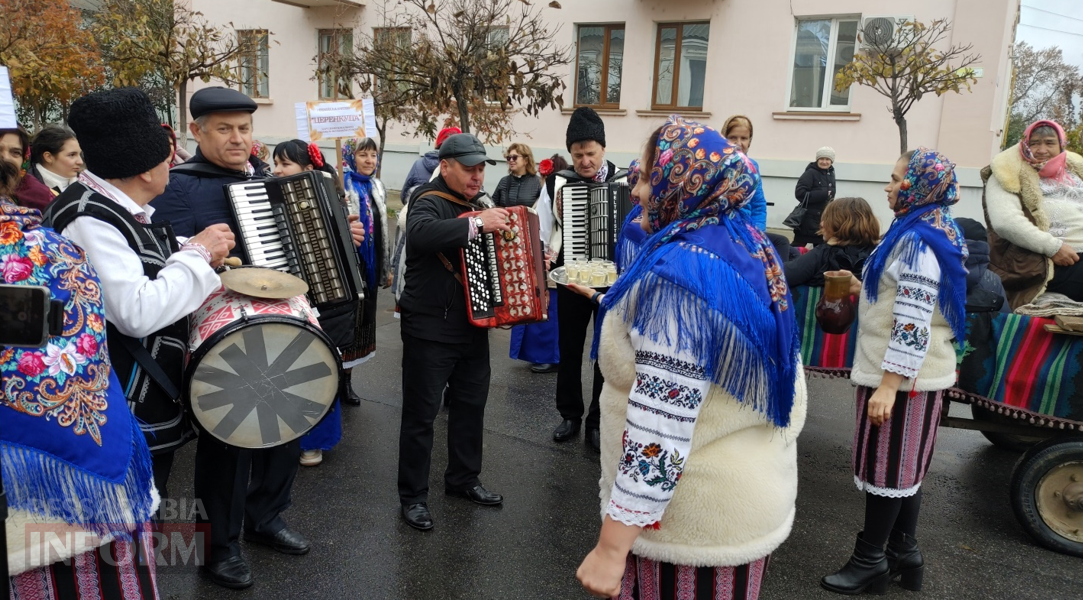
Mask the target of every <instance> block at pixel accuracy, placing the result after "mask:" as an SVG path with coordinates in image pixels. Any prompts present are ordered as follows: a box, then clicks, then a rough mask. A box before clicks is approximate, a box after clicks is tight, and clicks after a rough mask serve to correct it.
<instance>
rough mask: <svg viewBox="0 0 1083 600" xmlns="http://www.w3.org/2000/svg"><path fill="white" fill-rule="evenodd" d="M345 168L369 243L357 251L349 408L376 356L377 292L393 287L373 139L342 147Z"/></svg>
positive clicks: (350, 199) (350, 201) (347, 361)
mask: <svg viewBox="0 0 1083 600" xmlns="http://www.w3.org/2000/svg"><path fill="white" fill-rule="evenodd" d="M342 164H343V170H344V171H345V174H346V203H347V205H348V206H349V210H350V213H351V214H356V215H358V217H360V220H361V224H362V225H363V226H364V228H365V239H364V241H362V242H361V245H360V246H359V247H358V248H357V252H358V255H359V256H360V259H361V279H362V281H363V282H364V284H365V301H364V302H363V303H362V305H361V310H359V311H358V314H357V325H356V327H355V329H354V341H353V345H352V347H350V348H347V349H346V350H345V351H344V352H343V357H342V360H343V368H345V369H346V381H347V386H348V387H347V395H346V397H344V398H343V400H344V401H345V402H346V403H347V404H353V405H359V404H361V398H359V397H358V396H357V394H356V393H355V392H354V391H353V387H352V386H351V385H350V383H349V381H350V373H351V372H352V369H353V368H354V367H356V366H357V365H359V364H361V363H363V362H365V361H367V360H368V359H370V358H372V355H373V353H375V352H376V291H377V289H378V288H380V287H385V288H386V287H388V286H389V285H391V282H390V273H391V261H390V256H391V236H390V235H388V231H387V203H386V199H387V191H386V189H385V188H384V184H383V182H381V181H380V180H379V179H377V178H376V169H377V167H378V166H379V159H378V147H377V145H376V141H375V140H373V139H372V138H360V139H352V140H348V141H347V142H346V143H345V144H343V145H342Z"/></svg>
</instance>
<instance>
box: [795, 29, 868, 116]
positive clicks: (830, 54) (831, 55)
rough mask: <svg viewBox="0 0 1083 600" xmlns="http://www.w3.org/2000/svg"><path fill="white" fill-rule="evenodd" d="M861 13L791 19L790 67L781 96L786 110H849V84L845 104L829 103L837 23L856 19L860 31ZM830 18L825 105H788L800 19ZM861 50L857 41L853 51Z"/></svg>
mask: <svg viewBox="0 0 1083 600" xmlns="http://www.w3.org/2000/svg"><path fill="white" fill-rule="evenodd" d="M861 18H862V17H861V15H852V14H851V15H834V16H829V15H817V16H813V15H809V16H803V17H795V18H794V20H793V33H792V34H791V36H790V54H789V61H790V68H789V69H787V71H786V72H787V77H786V96H785V98H783V106H785V107H786V112H823V113H837V112H850V110H851V107H852V106H853V104H854V86H853V85H851V86H850V94H849V95H848V96H847V97H846V105H845V106H842V105H838V104H836V105H831V90H832V88H833V87H834V85H833V84H834V80H835V77H834V66H835V52H836V51H837V50H838V45H839V37H838V36H839V23H840V22H841V21H857V31H858V33H860V32H861ZM827 19H831V44H830V45H829V46H828V48H827V64H828V65H829V66H830V67H831V69H832V71H831V76H829V77H825V78H824V90H823V98H825V99H826V101H827V106H826V107H824V106H822V105H821V106H819V107H811V106H808V107H805V106H790V94H791V93H792V92H793V69H794V63H795V62H796V59H797V32H798V30H799V29H800V27H801V21H826V20H827ZM860 50H861V43H860V42H857V43H856V46H855V48H854V51H855V52H859V51H860Z"/></svg>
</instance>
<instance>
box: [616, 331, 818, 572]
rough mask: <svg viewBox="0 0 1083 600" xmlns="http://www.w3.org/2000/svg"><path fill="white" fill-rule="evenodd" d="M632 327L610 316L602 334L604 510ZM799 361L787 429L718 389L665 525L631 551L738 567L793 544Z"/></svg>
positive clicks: (626, 389)
mask: <svg viewBox="0 0 1083 600" xmlns="http://www.w3.org/2000/svg"><path fill="white" fill-rule="evenodd" d="M627 328H628V325H627V324H626V323H625V322H624V320H623V319H621V318H620V316H619V314H617V313H610V315H609V317H608V318H606V319H605V321H603V324H602V332H601V339H600V340H599V351H598V355H599V364H600V366H601V369H602V373H603V374H604V375H605V386H604V387H603V388H602V395H601V399H600V403H601V417H602V418H601V439H602V452H601V461H602V465H601V466H602V477H601V493H600V496H601V510H602V515H603V516H604V515H605V511H606V507H607V506H608V505H609V495H610V491H611V490H612V488H613V482H614V480H615V478H616V472H617V465H618V463H619V462H620V457H621V454H622V453H623V447H622V438H623V434H624V427H625V421H626V416H625V415H626V411H627V407H628V396H629V394H630V393H631V391H632V385H633V383H634V382H635V351H634V350H633V348H632V344H631V341H630V339H629V335H628V329H627ZM797 367H798V374H797V382H796V386H795V388H796V389H795V391H796V397H795V398H794V406H793V412H792V413H791V416H790V425H789V427H787V428H786V429H781V430H780V429H778V428H776V427H774V426H773V425H771V424H770V423H769V422H768V421H767V420H766V419H765V418H764V416H763V415H762V414H761V413H759V412H756V411H755V410H752V409H751V408H748V407H745V406H742V405H741V404H739V403H738V402H737V400H736V399H735V398H734V397H733V396H731V395H729V394H727V393H726V392H725V390H723V389H721V388H719V387H718V386H712V387H711V390H710V392H709V394H708V395H707V398H706V399H705V400H704V402H703V404H702V407H701V408H700V413H699V417H698V418H697V419H696V426H695V433H694V435H693V437H692V451H691V453H690V454H689V456H688V458H687V461H686V463H685V468H684V473H683V474H682V475H681V480H680V483H679V484H678V485H677V488H676V490H674V493H673V499H672V500H671V501H670V503H669V506H668V507H667V508H666V511H665V514H664V515H663V516H662V520H661V522H660V528H659V529H657V530H650V529H647V530H644V531H643V533H642V534H640V536H639V538H638V539H637V540H636V542H635V545H634V546H633V547H632V552H633V553H634V554H636V555H637V556H642V557H645V558H650V559H652V560H656V561H665V562H669V563H673V564H678V565H691V566H700V567H718V566H737V565H743V564H746V563H749V562H752V561H754V560H757V559H759V558H763V557H764V556H767V555H768V554H770V553H771V552H773V551H774V550H775V549H776V548H778V547H779V546H780V545H781V544H782V542H784V541H785V540H786V538H787V537H788V536H789V535H790V529H791V527H792V526H793V518H794V514H795V501H796V499H797V443H796V442H797V435H798V434H799V433H800V432H801V429H802V427H804V424H805V416H806V410H807V407H806V389H805V376H804V371H803V370H801V365H800V363H798V365H797Z"/></svg>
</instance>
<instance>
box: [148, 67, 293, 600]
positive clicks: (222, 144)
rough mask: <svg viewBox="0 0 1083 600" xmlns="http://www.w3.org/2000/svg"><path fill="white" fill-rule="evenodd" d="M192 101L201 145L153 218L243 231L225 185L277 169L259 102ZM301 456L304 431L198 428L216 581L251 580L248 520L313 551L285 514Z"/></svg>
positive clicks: (267, 539) (236, 583)
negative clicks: (261, 444) (221, 432)
mask: <svg viewBox="0 0 1083 600" xmlns="http://www.w3.org/2000/svg"><path fill="white" fill-rule="evenodd" d="M189 108H190V112H191V114H192V118H193V119H195V122H194V123H191V124H190V125H189V128H190V131H191V133H192V135H193V136H194V137H195V139H196V141H197V142H198V143H199V149H198V150H197V151H196V153H195V156H193V157H192V159H191V160H189V161H187V162H185V163H182V164H180V165H177V166H176V167H174V169H173V170H172V171H171V172H170V175H171V177H170V181H169V186H168V187H167V188H166V190H165V193H164V194H162V195H161V196H159V197H158V198H157V199H155V200H154V207H155V209H156V210H155V213H154V222H155V223H159V222H169V223H170V224H171V225H172V226H173V230H174V231H175V232H176V234H177V235H181V236H184V235H192V234H194V233H195V232H196V231H197V230H198V229H200V228H203V227H208V226H210V225H214V224H218V223H225V224H227V225H229V226H230V229H231V230H232V231H234V232H237V231H238V226H237V222H236V219H235V218H234V216H233V213H232V211H231V209H230V205H229V201H228V199H227V198H226V195H225V190H224V189H223V187H222V186H223V185H225V184H227V183H234V182H238V181H246V180H250V179H253V178H257V179H258V178H263V177H266V176H268V175H269V174H270V168H269V167H268V166H267V164H266V163H264V162H263V161H261V160H260V159H258V158H256V157H254V156H252V154H251V148H252V113H253V112H255V110H256V103H255V102H253V101H252V99H251V98H249V97H248V96H245V95H244V94H242V93H241V92H238V91H236V90H230V89H226V88H221V87H212V88H204V89H201V90H199V91H198V92H196V93H195V94H193V95H192V100H191V103H190V105H189ZM235 252H236V250H235ZM300 456H301V442H300V439H297V440H294V441H292V442H289V443H287V444H283V445H279V446H275V447H271V448H266V449H262V450H242V449H240V448H237V447H235V446H230V445H228V444H225V443H223V442H221V441H219V440H217V439H215V437H214V436H212V435H201V436H199V441H198V442H197V446H196V459H195V463H196V464H195V496H196V499H197V500H200V501H202V503H203V509H204V511H205V512H204V513H200V516H199V517H198V521H199V522H209V523H210V526H211V533H210V538H211V543H210V553H209V556H207V557H206V564H205V565H204V567H203V569H204V572H205V573H206V574H208V575H209V576H210V578H211V580H212V581H214V582H215V583H217V584H218V585H221V586H223V587H228V588H234V589H240V588H246V587H248V586H250V585H252V582H253V580H252V573H251V571H250V570H249V568H248V564H247V563H246V562H245V560H244V557H243V556H241V548H240V545H239V543H238V540H239V538H240V534H241V525H242V522H243V524H244V530H245V540H246V541H249V542H255V543H258V544H263V545H267V546H270V547H272V548H274V549H275V550H277V551H279V552H282V553H285V554H305V553H306V552H308V551H309V547H310V546H309V542H308V540H306V539H305V538H304V537H303V536H301V535H300V534H298V533H296V532H294V531H292V530H290V529H289V528H287V527H286V522H285V521H284V520H283V519H282V516H281V514H282V512H283V511H285V510H286V508H288V507H289V505H290V489H291V488H292V487H293V479H294V477H295V476H296V474H297V468H298V466H299V462H298V461H299V459H300ZM250 477H251V480H249V478H250ZM204 514H205V516H204Z"/></svg>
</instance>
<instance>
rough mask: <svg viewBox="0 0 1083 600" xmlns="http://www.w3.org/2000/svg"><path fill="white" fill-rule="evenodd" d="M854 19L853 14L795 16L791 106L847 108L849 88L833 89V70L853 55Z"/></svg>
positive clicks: (794, 107) (825, 108)
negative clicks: (816, 17) (816, 16)
mask: <svg viewBox="0 0 1083 600" xmlns="http://www.w3.org/2000/svg"><path fill="white" fill-rule="evenodd" d="M857 22H858V20H857V19H856V18H853V17H849V18H834V19H798V20H797V25H796V26H797V32H796V40H795V43H794V56H793V62H792V63H791V64H792V73H791V77H790V101H789V108H790V109H791V110H829V111H830V110H847V109H848V108H849V106H850V88H846V89H845V90H843V91H841V92H840V91H836V90H835V74H836V73H838V72H839V70H840V69H842V68H843V67H844V66H846V65H848V64H849V63H850V62H851V61H853V59H854V52H855V50H856V49H857Z"/></svg>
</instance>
